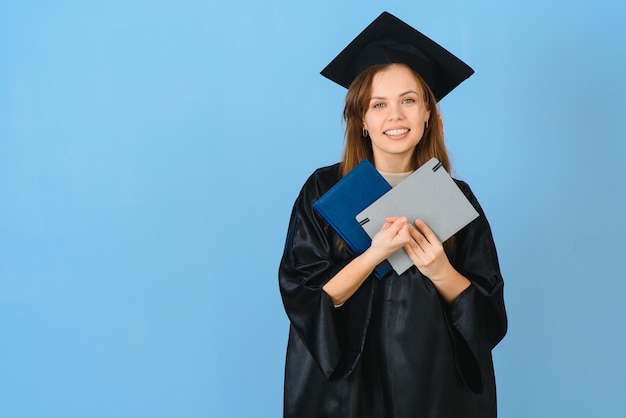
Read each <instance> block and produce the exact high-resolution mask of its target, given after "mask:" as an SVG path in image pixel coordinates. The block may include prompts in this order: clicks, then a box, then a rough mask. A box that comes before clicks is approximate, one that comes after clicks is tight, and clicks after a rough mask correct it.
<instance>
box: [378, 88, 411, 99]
mask: <svg viewBox="0 0 626 418" xmlns="http://www.w3.org/2000/svg"><path fill="white" fill-rule="evenodd" d="M411 93H412V94H416V95H418V96H419V93H418V92H416V91H415V90H407V91H405V92H404V93H400V94H399V95H398V97H402V96H406V95H407V94H411ZM386 99H387V98H386V97H383V96H372V98H371V99H370V100H386Z"/></svg>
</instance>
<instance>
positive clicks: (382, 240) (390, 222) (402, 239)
mask: <svg viewBox="0 0 626 418" xmlns="http://www.w3.org/2000/svg"><path fill="white" fill-rule="evenodd" d="M409 228H412V227H411V226H410V225H409V223H408V219H407V218H406V217H405V216H400V217H392V218H387V219H386V220H385V224H384V225H383V226H382V227H381V228H380V230H379V231H378V232H377V233H376V234H375V235H374V237H372V244H371V246H370V248H369V249H368V250H367V251H369V252H370V253H372V254H376V256H375V258H376V259H378V260H379V261H378V262H379V263H380V262H382V261H383V260H384V259H386V258H387V257H389V256H390V255H391V254H393V253H395V252H396V251H397V250H399V249H400V248H402V247H404V246H405V245H408V244H409V243H410V242H411V241H412V238H411V234H410V232H409ZM413 229H414V228H413Z"/></svg>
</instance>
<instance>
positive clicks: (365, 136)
mask: <svg viewBox="0 0 626 418" xmlns="http://www.w3.org/2000/svg"><path fill="white" fill-rule="evenodd" d="M367 133H368V132H367V129H365V128H363V138H367Z"/></svg>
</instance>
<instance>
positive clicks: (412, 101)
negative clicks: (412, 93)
mask: <svg viewBox="0 0 626 418" xmlns="http://www.w3.org/2000/svg"><path fill="white" fill-rule="evenodd" d="M402 103H405V104H408V103H415V99H411V98H406V99H404V100H403V101H402Z"/></svg>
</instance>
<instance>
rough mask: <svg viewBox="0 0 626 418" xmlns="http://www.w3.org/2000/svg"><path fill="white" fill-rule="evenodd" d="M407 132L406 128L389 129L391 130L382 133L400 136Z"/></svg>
mask: <svg viewBox="0 0 626 418" xmlns="http://www.w3.org/2000/svg"><path fill="white" fill-rule="evenodd" d="M407 132H409V130H408V129H391V130H389V131H385V132H383V133H384V134H385V135H389V136H400V135H404V134H405V133H407Z"/></svg>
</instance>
